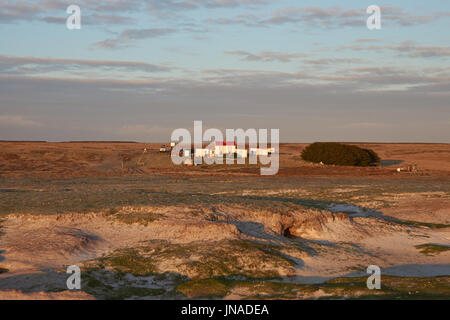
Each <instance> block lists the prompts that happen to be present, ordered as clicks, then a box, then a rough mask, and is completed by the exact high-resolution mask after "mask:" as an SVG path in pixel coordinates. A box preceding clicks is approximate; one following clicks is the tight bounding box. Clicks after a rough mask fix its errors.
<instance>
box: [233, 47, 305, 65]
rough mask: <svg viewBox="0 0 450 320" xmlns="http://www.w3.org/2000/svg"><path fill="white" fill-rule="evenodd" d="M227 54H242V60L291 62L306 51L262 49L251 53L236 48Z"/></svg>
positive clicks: (302, 55) (303, 55)
mask: <svg viewBox="0 0 450 320" xmlns="http://www.w3.org/2000/svg"><path fill="white" fill-rule="evenodd" d="M225 53H226V54H231V55H237V56H241V57H242V58H241V60H242V61H264V62H273V61H277V62H290V61H291V60H293V59H296V58H301V57H306V56H308V55H307V54H304V53H286V52H274V51H262V52H260V53H257V54H253V53H250V52H248V51H242V50H236V51H227V52H225Z"/></svg>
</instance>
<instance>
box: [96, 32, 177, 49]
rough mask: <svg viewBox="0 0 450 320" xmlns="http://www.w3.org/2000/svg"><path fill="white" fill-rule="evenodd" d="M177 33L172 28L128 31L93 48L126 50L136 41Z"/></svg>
mask: <svg viewBox="0 0 450 320" xmlns="http://www.w3.org/2000/svg"><path fill="white" fill-rule="evenodd" d="M175 32H176V30H175V29H171V28H150V29H128V30H124V31H122V32H121V33H120V35H119V36H117V37H116V38H112V39H106V40H103V41H99V42H96V43H94V44H93V45H92V46H93V48H97V49H118V48H125V47H128V46H131V45H133V43H134V42H135V41H136V40H142V39H150V38H157V37H160V36H164V35H168V34H172V33H175Z"/></svg>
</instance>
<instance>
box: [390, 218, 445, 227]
mask: <svg viewBox="0 0 450 320" xmlns="http://www.w3.org/2000/svg"><path fill="white" fill-rule="evenodd" d="M399 223H401V224H406V225H411V226H416V227H427V228H430V229H444V228H450V224H441V223H428V222H420V221H410V220H399Z"/></svg>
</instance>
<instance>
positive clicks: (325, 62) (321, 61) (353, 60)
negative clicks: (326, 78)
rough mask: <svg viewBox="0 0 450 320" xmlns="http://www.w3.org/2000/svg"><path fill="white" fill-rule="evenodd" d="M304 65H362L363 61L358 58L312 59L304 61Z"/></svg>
mask: <svg viewBox="0 0 450 320" xmlns="http://www.w3.org/2000/svg"><path fill="white" fill-rule="evenodd" d="M303 62H304V63H307V64H312V65H328V64H339V63H348V64H353V63H355V64H356V63H362V62H363V60H361V59H357V58H323V59H310V60H303Z"/></svg>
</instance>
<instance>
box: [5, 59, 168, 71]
mask: <svg viewBox="0 0 450 320" xmlns="http://www.w3.org/2000/svg"><path fill="white" fill-rule="evenodd" d="M93 69H98V70H102V71H113V70H115V71H141V72H145V73H155V72H168V71H170V70H171V69H170V68H169V67H166V66H161V65H155V64H150V63H144V62H133V61H108V60H79V59H55V58H37V57H16V56H9V55H0V72H2V73H4V74H43V73H48V72H55V71H66V72H68V71H79V70H93Z"/></svg>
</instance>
